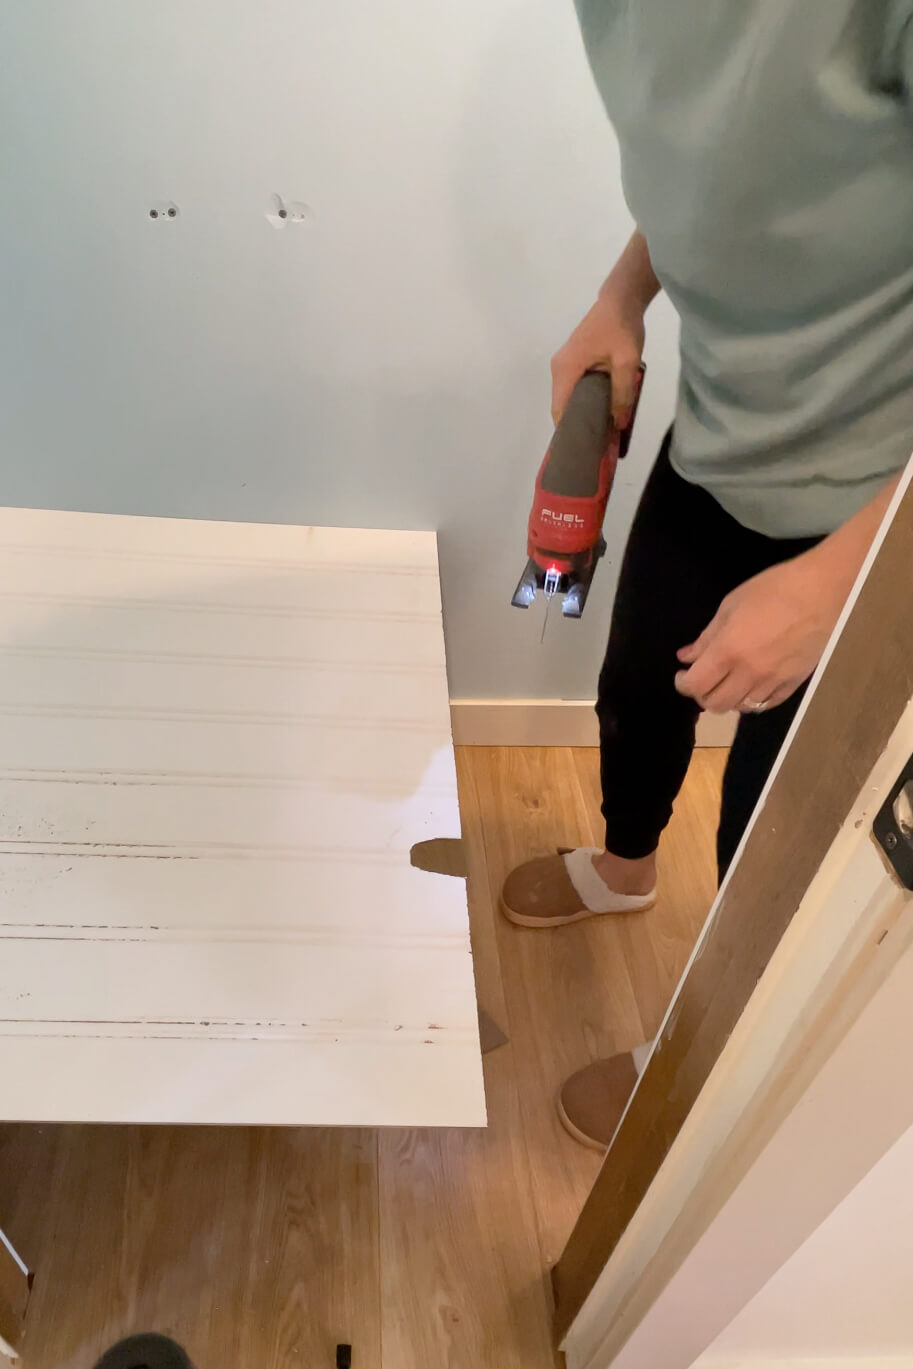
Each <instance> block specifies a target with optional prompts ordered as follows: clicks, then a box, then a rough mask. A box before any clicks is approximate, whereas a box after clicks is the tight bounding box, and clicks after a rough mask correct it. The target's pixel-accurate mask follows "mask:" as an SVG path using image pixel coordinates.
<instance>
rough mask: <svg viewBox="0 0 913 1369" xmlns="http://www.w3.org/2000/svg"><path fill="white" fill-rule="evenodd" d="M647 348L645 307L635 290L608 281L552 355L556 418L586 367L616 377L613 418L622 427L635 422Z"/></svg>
mask: <svg viewBox="0 0 913 1369" xmlns="http://www.w3.org/2000/svg"><path fill="white" fill-rule="evenodd" d="M643 349H644V309H643V307H642V306H641V305H640V303H639V302H637V301H636V300H635V299H632V298H631V296H630V292H626V291H625V290H624V289H622V288H620V287H618V286H615V285H613V283H612V282H611V281H608V282H607V283H606V285H605V286H604V287H603V289H602V291H601V292H600V295H599V298H598V299H597V301H596V303H595V304H594V305H593V307H592V309H591V310H590V311H589V313H588V314H587V315H586V316H585V317H584V318H583V319H582V320H581V321H580V323H578V325H577V327H576V328H575V329H574V331H573V333H571V335H570V337H569V338H568V340H567V342H566V343H565V344H564V346H563V347H561V348H560V349H559V350H558V351H557V352H556V353H555V355H554V356H553V357H552V419H553V421H554V422H555V423H557V422H558V420H559V418H560V417H561V415H562V414H563V413H564V409H565V406H566V404H567V402H568V400H569V399H570V397H571V392H572V390H573V388H574V386H575V385H576V384H577V381H578V380H579V379H580V377H581V376H582V375H583V374H584V373H585V372H586V371H606V372H607V373H608V374H609V375H610V376H611V377H612V417H613V418H614V420H615V424H616V426H617V427H619V428H627V427H628V425H629V423H630V422H631V414H632V412H633V409H634V401H635V399H636V397H637V384H638V380H639V374H638V368H639V366H640V358H641V355H642V353H643Z"/></svg>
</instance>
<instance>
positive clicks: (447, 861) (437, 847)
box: [409, 837, 466, 879]
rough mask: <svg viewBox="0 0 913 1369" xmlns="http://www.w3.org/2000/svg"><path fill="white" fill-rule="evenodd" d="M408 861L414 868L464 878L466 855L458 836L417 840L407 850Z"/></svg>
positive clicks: (433, 873)
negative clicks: (409, 849)
mask: <svg viewBox="0 0 913 1369" xmlns="http://www.w3.org/2000/svg"><path fill="white" fill-rule="evenodd" d="M409 863H410V865H414V866H415V868H416V870H427V871H428V872H429V873H430V874H432V875H455V876H457V878H459V879H465V878H466V856H465V854H464V852H463V842H462V840H461V838H460V837H432V838H431V839H430V840H429V841H417V842H416V843H415V845H414V846H413V848H412V850H411V851H410V852H409Z"/></svg>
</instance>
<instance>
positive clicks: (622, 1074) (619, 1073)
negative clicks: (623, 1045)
mask: <svg viewBox="0 0 913 1369" xmlns="http://www.w3.org/2000/svg"><path fill="white" fill-rule="evenodd" d="M637 1080H638V1074H637V1066H636V1064H635V1063H634V1056H633V1054H632V1053H631V1052H630V1051H629V1052H627V1053H626V1054H624V1055H613V1056H612V1057H611V1058H610V1059H609V1060H597V1061H595V1063H594V1064H592V1065H587V1066H586V1067H585V1068H584V1069H582V1070H578V1071H577V1073H576V1074H572V1075H571V1077H570V1079H568V1080H567V1082H566V1083H565V1084H563V1085H562V1088H561V1092H560V1093H559V1095H558V1116H559V1117H560V1119H561V1125H562V1126H563V1127H564V1129H565V1131H566V1132H568V1133H569V1135H571V1136H573V1138H574V1140H575V1141H579V1142H580V1143H581V1145H584V1146H589V1148H590V1149H591V1150H607V1149H608V1147H609V1146H610V1144H611V1142H612V1137H613V1136H614V1135H615V1132H616V1131H617V1130H618V1124H619V1122H620V1121H621V1119H622V1117H623V1116H624V1111H625V1108H626V1107H627V1106H628V1099H629V1098H630V1097H631V1094H632V1093H633V1091H634V1085H635V1084H636V1083H637Z"/></svg>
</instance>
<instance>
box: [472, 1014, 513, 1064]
mask: <svg viewBox="0 0 913 1369" xmlns="http://www.w3.org/2000/svg"><path fill="white" fill-rule="evenodd" d="M479 1044H480V1046H481V1047H482V1054H483V1055H488V1053H489V1051H496V1050H497V1049H498V1047H499V1046H506V1045H507V1037H506V1036H505V1034H504V1032H502V1030H501V1028H500V1027H499V1026H498V1024H497V1022H496V1021H495V1020H494V1018H493V1017H492V1016H491V1014H490V1013H487V1012H486V1011H485V1009H484V1008H480V1009H479Z"/></svg>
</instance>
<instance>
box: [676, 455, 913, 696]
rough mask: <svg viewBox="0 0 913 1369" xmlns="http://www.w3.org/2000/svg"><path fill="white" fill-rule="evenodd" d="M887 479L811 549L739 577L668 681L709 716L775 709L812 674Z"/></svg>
mask: <svg viewBox="0 0 913 1369" xmlns="http://www.w3.org/2000/svg"><path fill="white" fill-rule="evenodd" d="M899 480H900V476H899V475H898V476H896V477H895V478H894V479H893V480H891V481H890V482H889V483H888V484H887V485H886V486H885V487H884V489H883V490H881V491H880V492H879V493H878V494H877V495H876V496H875V498H874V499H872V500H871V501H870V502H869V503H868V504H866V505H865V507H864V508H862V509H860V511H859V513H857V514H855V515H854V516H853V517H852V518H850V519H848V520H847V522H846V523H844V524H843V526H842V527H839V528H838V529H837V530H836V532H832V533H831V535H830V536H829V537H825V539H824V541H823V542H820V543H819V544H818V546H817V547H814V548H813V549H812V550H811V551H807V552H805V553H804V554H803V555H802V556H797V557H795V558H794V559H793V560H792V561H784V562H783V564H782V565H779V566H774V567H773V568H772V569H771V570H765V571H763V572H762V573H761V574H760V575H755V576H754V577H753V578H752V579H751V580H746V582H745V584H744V585H739V587H738V589H736V590H734V591H733V592H732V594H729V595H727V596H726V598H725V599H724V600H723V602H722V604H721V605H720V607H719V610H718V611H717V613H716V615H715V617H714V618H713V620H712V622H711V623H710V625H709V626H708V627H707V628H705V630H704V631H703V632H702V633H701V635H700V637H698V639H697V641H696V642H693V643H692V644H691V645H690V646H686V647H683V648H682V650H681V651H680V652H679V653H678V657H679V660H680V661H681V663H682V665H683V666H685V667H687V668H686V669H684V670H681V671H679V673H678V675H677V676H676V678H675V685H676V688H677V689H678V691H679V693H681V694H685V695H687V696H688V697H689V698H692V699H695V700H696V701H697V702H698V703H699V704H700V705H701V707H702V708H706V709H708V710H709V711H710V712H711V713H728V712H729V711H730V709H734V708H740V709H742V710H743V711H746V712H750V711H752V709H753V708H755V709H756V708H758V707H764V708H774V707H776V705H777V704H780V703H783V701H784V700H785V699H788V698H789V696H790V694H792V693H794V692H795V690H797V689H798V688H799V686H800V685H801V684H803V683H804V682H805V681H806V680H807V679H808V678H809V676H810V675H811V674H812V673H813V672H814V670H815V667H816V666H817V664H818V662H819V661H820V659H821V656H822V654H823V652H824V648H825V646H826V645H827V642H828V638H829V637H830V635H831V633H832V632H833V630H834V627H835V626H836V623H837V619H838V618H839V617H840V613H841V610H842V609H843V606H844V604H845V603H846V600H847V597H848V595H849V592H850V590H851V589H852V587H853V584H854V582H855V580H856V576H857V575H858V574H859V571H860V569H861V568H862V563H863V561H864V560H865V558H866V554H867V552H868V550H869V547H870V546H871V545H872V539H873V538H874V536H875V533H876V532H877V531H878V528H879V526H880V525H881V520H882V519H883V518H884V515H885V513H886V512H887V508H888V505H889V504H890V502H891V499H892V497H893V495H894V491H895V490H896V489H897V484H898V481H899Z"/></svg>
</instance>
